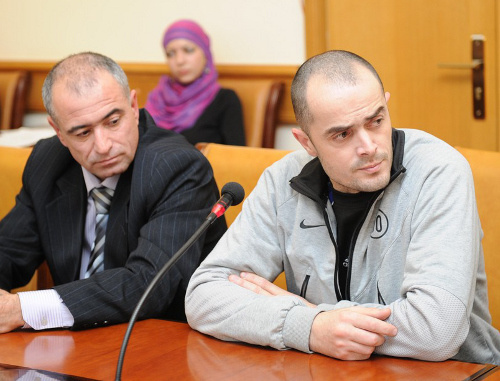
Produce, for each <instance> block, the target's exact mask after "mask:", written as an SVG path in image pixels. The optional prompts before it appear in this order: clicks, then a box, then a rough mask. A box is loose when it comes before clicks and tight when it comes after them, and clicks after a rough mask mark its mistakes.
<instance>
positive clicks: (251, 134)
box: [219, 78, 284, 148]
mask: <svg viewBox="0 0 500 381" xmlns="http://www.w3.org/2000/svg"><path fill="white" fill-rule="evenodd" d="M219 83H220V84H221V86H222V87H224V88H228V89H232V90H234V92H235V93H236V94H237V95H238V97H239V98H240V101H241V107H242V109H243V122H244V124H245V138H246V145H247V146H248V147H264V148H273V147H274V137H275V133H276V121H277V116H278V106H279V100H280V97H281V94H282V92H283V86H284V85H283V83H281V82H279V81H276V80H275V79H243V78H220V79H219Z"/></svg>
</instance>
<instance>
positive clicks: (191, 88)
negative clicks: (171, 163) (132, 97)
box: [145, 20, 245, 145]
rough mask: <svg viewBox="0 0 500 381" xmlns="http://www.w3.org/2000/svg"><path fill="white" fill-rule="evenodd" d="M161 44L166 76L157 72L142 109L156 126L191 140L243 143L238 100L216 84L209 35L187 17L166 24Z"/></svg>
mask: <svg viewBox="0 0 500 381" xmlns="http://www.w3.org/2000/svg"><path fill="white" fill-rule="evenodd" d="M163 47H164V49H165V53H166V56H167V64H168V66H169V67H170V76H166V75H164V76H162V77H161V79H160V82H159V83H158V85H157V86H156V88H155V89H153V91H151V92H150V93H149V95H148V100H147V102H146V105H145V108H146V110H148V111H149V112H150V113H151V115H152V116H153V119H154V120H155V122H156V124H157V125H158V126H159V127H162V128H165V129H169V130H173V131H176V132H179V133H181V134H182V135H184V136H185V137H186V138H187V140H188V141H189V142H190V143H191V144H196V143H198V142H213V143H222V144H232V145H245V131H244V127H243V116H242V111H241V103H240V100H239V99H238V96H237V95H236V93H235V92H234V91H233V90H230V89H223V88H221V87H220V85H219V84H218V83H217V77H218V75H217V71H216V69H215V66H214V63H213V60H212V54H211V52H210V39H209V37H208V36H207V34H206V33H205V32H204V31H203V29H202V28H201V27H200V26H199V25H198V24H197V23H195V22H193V21H191V20H180V21H177V22H175V23H173V24H172V25H170V27H168V29H167V30H166V32H165V35H164V37H163Z"/></svg>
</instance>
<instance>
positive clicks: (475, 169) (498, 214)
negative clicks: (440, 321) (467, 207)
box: [456, 147, 500, 329]
mask: <svg viewBox="0 0 500 381" xmlns="http://www.w3.org/2000/svg"><path fill="white" fill-rule="evenodd" d="M456 148H457V149H458V151H459V152H460V153H462V155H464V156H465V158H466V159H467V161H468V162H469V164H470V166H471V169H472V174H473V176H474V187H475V191H476V201H477V208H478V211H479V218H480V219H481V227H482V229H483V232H484V239H483V251H484V262H485V266H486V277H487V280H488V299H489V304H490V313H491V317H492V321H493V326H494V327H495V328H497V329H500V293H499V292H498V291H499V290H500V266H498V265H497V263H496V262H497V260H498V259H499V258H500V152H492V151H483V150H475V149H470V148H462V147H456ZM497 257H498V258H497Z"/></svg>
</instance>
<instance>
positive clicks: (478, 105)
mask: <svg viewBox="0 0 500 381" xmlns="http://www.w3.org/2000/svg"><path fill="white" fill-rule="evenodd" d="M471 38H472V61H471V62H470V63H460V62H448V63H439V64H438V67H439V68H441V69H469V70H472V102H473V107H474V110H473V114H474V118H475V119H484V118H485V117H486V113H485V106H484V105H485V100H484V98H485V91H484V40H485V38H484V35H482V34H473V35H472V36H471Z"/></svg>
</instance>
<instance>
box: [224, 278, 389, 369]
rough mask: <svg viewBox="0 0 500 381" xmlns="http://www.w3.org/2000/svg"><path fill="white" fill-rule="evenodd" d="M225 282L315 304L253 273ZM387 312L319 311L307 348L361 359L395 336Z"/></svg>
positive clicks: (363, 309)
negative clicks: (386, 337)
mask: <svg viewBox="0 0 500 381" xmlns="http://www.w3.org/2000/svg"><path fill="white" fill-rule="evenodd" d="M229 281H230V282H232V283H235V284H237V285H238V286H241V287H243V288H246V289H247V290H250V291H253V292H255V293H256V294H260V295H267V296H278V295H290V296H294V297H296V298H300V299H301V300H302V301H303V302H304V303H305V304H306V305H307V306H308V307H310V308H315V307H316V305H314V304H312V303H310V302H309V301H307V300H306V299H304V298H301V297H300V296H298V295H295V294H292V293H291V292H288V291H286V290H283V289H282V288H280V287H278V286H276V285H275V284H274V283H272V282H269V281H268V280H267V279H264V278H262V277H260V276H258V275H256V274H252V273H247V272H242V273H241V274H240V276H237V275H230V276H229ZM390 314H391V310H390V308H367V307H361V306H355V307H348V308H341V309H338V310H331V311H325V312H321V313H319V314H318V315H316V318H315V319H314V321H313V324H312V328H311V335H310V337H309V348H310V349H311V351H313V352H317V353H322V354H324V355H327V356H330V357H334V358H337V359H341V360H365V359H367V358H369V357H370V356H371V354H372V353H373V351H374V350H375V348H376V347H378V346H380V345H382V344H383V343H384V342H385V336H396V333H397V329H396V327H395V326H393V325H392V324H389V323H387V322H385V321H384V320H385V319H387V318H388V317H389V315H390Z"/></svg>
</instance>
